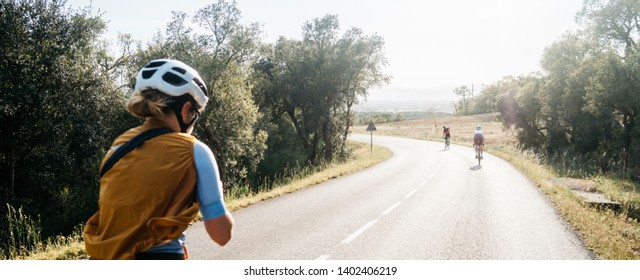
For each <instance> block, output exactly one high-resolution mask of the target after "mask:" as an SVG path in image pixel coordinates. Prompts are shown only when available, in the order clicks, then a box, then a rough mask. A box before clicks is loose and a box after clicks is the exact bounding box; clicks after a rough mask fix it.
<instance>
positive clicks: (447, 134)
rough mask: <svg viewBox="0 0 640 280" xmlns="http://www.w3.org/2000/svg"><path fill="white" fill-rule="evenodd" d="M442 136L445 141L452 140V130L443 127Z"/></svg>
mask: <svg viewBox="0 0 640 280" xmlns="http://www.w3.org/2000/svg"><path fill="white" fill-rule="evenodd" d="M442 136H443V137H444V139H451V129H450V128H449V127H446V126H443V127H442Z"/></svg>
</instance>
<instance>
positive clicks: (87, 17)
mask: <svg viewBox="0 0 640 280" xmlns="http://www.w3.org/2000/svg"><path fill="white" fill-rule="evenodd" d="M104 28H105V23H104V22H103V21H102V20H101V19H100V18H99V17H97V16H93V15H91V14H90V12H89V11H87V10H82V11H71V10H68V9H66V8H65V7H64V2H62V1H39V0H33V1H2V2H0V36H1V37H2V38H3V39H2V40H0V134H2V137H1V138H0V174H2V176H0V200H1V202H2V204H3V205H5V203H9V204H11V205H14V206H15V207H16V208H20V207H22V206H24V209H25V212H26V213H27V214H29V215H32V216H34V217H35V216H37V215H38V214H39V215H40V217H41V221H42V223H43V225H42V230H43V234H44V236H45V237H46V236H49V235H50V234H53V233H60V232H62V233H68V232H70V231H71V230H72V229H73V227H74V226H75V225H77V224H78V223H80V222H82V221H84V220H85V219H86V218H87V217H88V215H90V214H91V213H92V212H93V211H94V210H95V207H96V200H95V197H97V191H98V188H97V185H98V180H97V166H98V164H99V163H100V160H101V158H102V155H103V152H104V151H105V149H106V147H108V146H109V144H110V141H111V139H110V135H107V134H108V133H109V131H111V130H112V128H111V127H112V125H113V119H114V118H112V117H113V115H112V112H113V111H111V108H113V107H114V106H117V105H119V97H118V96H117V95H116V91H115V89H114V88H113V84H112V82H111V81H110V77H109V76H107V75H104V72H102V71H99V70H98V67H95V65H96V61H98V59H99V57H98V56H99V55H98V53H99V52H100V51H101V49H100V46H97V45H96V44H95V42H96V41H98V40H97V39H98V36H99V35H100V34H101V33H102V32H103V30H104ZM2 208H5V207H2ZM1 214H2V215H0V216H2V217H4V216H5V215H4V213H1ZM0 219H1V218H0ZM6 228H7V227H5V226H4V225H0V230H2V231H4V230H5V229H6ZM0 234H3V233H0ZM0 237H4V236H0Z"/></svg>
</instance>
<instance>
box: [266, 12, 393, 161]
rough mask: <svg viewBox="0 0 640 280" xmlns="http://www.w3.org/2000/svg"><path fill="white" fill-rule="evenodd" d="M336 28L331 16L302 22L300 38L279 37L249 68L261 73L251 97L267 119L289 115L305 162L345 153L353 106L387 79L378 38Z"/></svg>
mask: <svg viewBox="0 0 640 280" xmlns="http://www.w3.org/2000/svg"><path fill="white" fill-rule="evenodd" d="M338 31H339V22H338V19H337V16H334V15H327V16H325V17H322V18H316V19H314V20H312V21H309V22H306V23H305V24H304V25H303V39H302V40H301V41H298V40H289V39H285V38H282V37H281V38H280V39H279V40H278V42H276V44H275V46H273V48H271V49H267V50H266V51H265V52H264V58H263V60H262V61H261V62H260V63H258V64H257V65H256V66H255V67H254V68H255V69H256V70H257V71H258V72H259V73H260V75H261V77H262V78H263V82H262V85H261V87H260V88H259V89H258V91H257V92H256V99H257V100H259V103H260V104H263V105H264V108H267V109H266V111H268V112H269V113H268V114H269V115H271V116H272V119H274V120H282V119H281V118H280V116H281V115H283V114H284V115H285V116H287V117H288V119H289V125H290V126H292V127H293V128H294V130H295V132H296V135H297V138H298V139H297V140H298V143H299V145H300V147H301V148H302V150H303V151H304V153H305V154H306V161H307V163H309V164H318V163H320V162H327V161H332V160H333V159H334V157H335V156H336V155H344V152H345V150H344V149H345V146H344V142H345V141H346V136H347V134H348V130H349V127H350V125H351V124H352V122H353V115H352V112H351V108H352V106H353V105H354V104H356V102H357V101H358V100H359V98H361V97H366V95H367V93H368V90H369V89H370V88H371V87H374V86H380V85H382V84H384V83H386V82H387V81H388V80H389V79H390V77H388V76H386V75H384V74H383V73H382V70H381V67H382V66H384V65H385V64H386V60H385V58H384V55H383V53H382V47H383V44H384V42H383V40H382V38H381V37H379V36H376V35H374V36H366V35H364V34H363V33H362V31H361V30H359V29H355V28H353V29H350V30H348V31H347V32H346V33H345V34H344V35H343V36H342V38H340V39H339V38H338V37H339V35H338Z"/></svg>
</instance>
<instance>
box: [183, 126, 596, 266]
mask: <svg viewBox="0 0 640 280" xmlns="http://www.w3.org/2000/svg"><path fill="white" fill-rule="evenodd" d="M351 138H352V139H354V140H359V141H365V142H369V140H370V138H369V135H353V136H352V137H351ZM373 141H374V144H377V145H382V146H386V147H388V148H390V149H391V150H392V151H393V157H392V158H391V159H389V160H387V161H385V162H383V163H380V164H378V165H376V166H373V167H371V168H368V169H366V170H364V171H362V172H359V173H357V174H353V175H349V176H344V177H340V178H337V179H334V180H331V181H329V182H326V183H323V184H320V185H317V186H315V187H311V188H308V189H305V190H302V191H299V192H297V193H293V194H289V195H286V196H282V197H278V198H275V199H271V200H268V201H264V202H261V203H258V204H256V205H253V206H251V207H248V208H245V209H242V210H239V211H236V212H234V213H233V216H234V218H235V221H236V227H235V230H234V236H233V238H232V240H231V241H230V242H229V243H228V244H227V246H225V247H219V246H217V245H216V244H215V243H213V241H211V240H210V239H209V238H208V236H207V235H206V233H205V230H204V227H203V225H202V223H196V224H195V225H193V226H192V227H190V228H189V230H187V246H188V248H189V253H190V258H191V259H236V260H252V259H261V260H288V259H294V260H314V259H340V260H345V259H358V260H378V259H399V260H421V259H427V260H438V259H454V260H466V259H482V260H505V259H516V260H523V259H536V260H556V259H593V258H594V255H593V254H591V253H590V252H589V251H588V250H587V249H585V248H584V245H583V243H582V241H581V240H580V238H579V237H578V236H577V235H576V233H575V232H574V231H573V230H572V229H571V228H570V226H568V225H567V223H566V222H565V221H564V220H563V219H562V218H561V217H560V216H559V214H558V213H557V212H556V211H555V210H554V208H553V207H552V205H551V203H550V202H549V201H548V199H547V198H546V197H545V196H544V195H543V194H542V193H541V192H540V191H539V190H538V189H537V188H536V187H535V186H534V185H532V184H531V183H530V182H529V181H528V179H527V178H526V177H525V176H524V175H523V174H522V173H521V172H520V171H518V170H516V169H515V168H514V167H512V166H511V165H509V164H508V163H507V162H505V161H503V160H502V159H499V158H497V157H495V156H492V155H490V154H487V153H485V156H484V160H483V161H482V167H481V168H480V167H478V166H476V165H477V162H476V160H475V159H474V152H473V150H472V149H471V148H468V147H463V146H457V145H451V148H450V149H449V150H444V149H443V148H444V144H443V143H439V142H427V141H419V140H410V139H403V138H394V137H382V136H375V135H374V137H373Z"/></svg>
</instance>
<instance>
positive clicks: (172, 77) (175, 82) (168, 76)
mask: <svg viewBox="0 0 640 280" xmlns="http://www.w3.org/2000/svg"><path fill="white" fill-rule="evenodd" d="M162 79H163V80H164V81H165V82H167V83H169V84H170V85H172V86H176V87H177V86H182V85H185V84H187V81H185V80H184V79H182V78H180V77H179V76H178V75H176V74H173V73H171V72H167V73H165V74H164V75H162Z"/></svg>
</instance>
